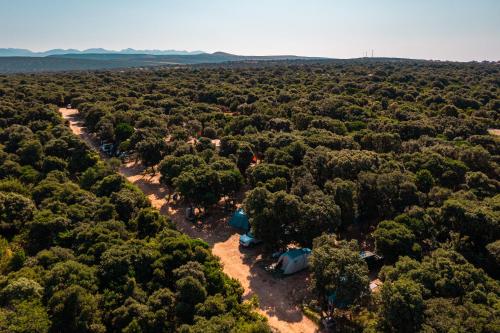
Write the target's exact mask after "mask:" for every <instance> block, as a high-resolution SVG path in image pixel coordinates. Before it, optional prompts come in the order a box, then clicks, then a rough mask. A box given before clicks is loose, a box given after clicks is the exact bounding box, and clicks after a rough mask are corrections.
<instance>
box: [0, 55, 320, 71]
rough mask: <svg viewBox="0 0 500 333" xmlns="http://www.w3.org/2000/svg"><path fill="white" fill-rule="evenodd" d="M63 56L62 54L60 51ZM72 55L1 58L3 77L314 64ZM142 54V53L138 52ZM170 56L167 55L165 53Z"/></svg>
mask: <svg viewBox="0 0 500 333" xmlns="http://www.w3.org/2000/svg"><path fill="white" fill-rule="evenodd" d="M57 51H58V52H61V51H62V50H57ZM97 51H98V52H95V53H83V52H80V53H70V54H60V53H56V54H55V55H50V56H45V57H34V56H22V57H16V56H10V57H0V73H32V72H54V71H72V70H97V69H114V68H116V69H117V68H134V67H151V66H165V65H194V64H218V63H225V62H236V61H255V62H256V61H276V60H314V59H324V58H309V57H299V56H293V55H278V56H240V55H234V54H229V53H224V52H215V53H212V54H209V53H196V54H169V55H151V54H134V53H132V52H134V51H129V52H131V53H126V54H124V53H105V52H99V50H97ZM136 52H139V51H136ZM165 52H166V51H165Z"/></svg>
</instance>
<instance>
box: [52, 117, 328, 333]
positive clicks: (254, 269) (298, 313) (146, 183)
mask: <svg viewBox="0 0 500 333" xmlns="http://www.w3.org/2000/svg"><path fill="white" fill-rule="evenodd" d="M59 112H60V113H61V115H62V116H63V117H64V118H65V119H66V120H68V122H69V127H70V129H71V130H72V132H73V133H74V134H76V135H78V136H79V137H80V138H81V139H82V140H84V141H85V142H86V143H87V144H88V145H89V146H90V147H92V148H93V149H95V150H97V151H99V149H98V145H97V144H96V142H95V140H94V139H93V137H92V136H91V135H89V134H88V133H87V132H86V131H85V127H84V125H83V122H82V121H81V120H80V119H79V118H78V110H75V109H67V108H60V109H59ZM101 156H102V157H103V158H106V156H104V154H101ZM119 171H120V173H121V174H122V175H123V176H124V177H126V178H127V179H128V180H129V181H130V182H131V183H133V184H135V185H136V186H138V187H139V188H140V189H141V190H142V191H143V192H144V193H145V194H146V195H147V196H148V197H149V199H150V200H151V203H152V205H153V206H154V207H155V208H157V209H158V210H160V212H161V213H162V214H164V215H168V216H169V217H170V218H171V219H172V221H173V222H174V223H175V225H176V226H177V229H179V230H180V231H182V232H184V233H186V234H188V235H189V236H191V237H193V238H201V239H203V240H204V241H205V242H207V243H208V244H209V245H210V246H211V247H212V252H213V253H214V254H215V255H216V256H218V257H219V258H220V260H221V262H222V264H223V268H224V272H225V273H226V274H227V275H229V276H230V277H232V278H235V279H237V280H238V281H239V282H240V283H241V285H242V286H243V288H244V290H245V294H244V297H245V298H250V297H251V296H253V295H257V296H258V298H259V309H258V311H259V312H260V313H261V314H263V315H265V316H266V317H267V318H268V320H269V324H270V325H271V326H272V327H273V328H275V329H277V330H278V331H280V332H282V333H288V332H291V333H295V332H296V333H308V332H316V331H318V327H317V326H316V324H315V323H314V322H313V321H312V320H310V319H309V318H307V317H306V316H305V315H304V314H303V313H302V310H301V309H300V306H299V303H300V301H301V300H302V299H303V298H304V297H305V296H306V295H307V293H308V291H307V285H308V278H309V276H308V273H307V272H305V271H304V272H300V273H297V274H295V275H292V276H288V277H286V278H283V279H278V278H273V277H272V276H271V275H270V274H269V273H267V272H266V271H265V270H264V268H263V265H261V260H262V256H261V253H260V251H261V250H260V249H259V248H250V249H245V250H243V251H242V250H240V247H239V234H238V233H237V232H236V229H234V228H232V227H230V226H228V223H227V218H228V215H229V214H225V215H224V214H221V213H220V212H218V213H216V214H214V215H213V216H212V217H211V218H210V219H208V221H206V223H205V224H204V225H203V226H202V227H198V226H196V225H194V224H193V223H190V222H189V221H187V220H186V218H185V215H184V212H185V208H186V207H184V206H182V205H179V204H177V203H173V202H167V200H166V198H165V197H166V195H167V194H168V193H167V190H166V189H165V188H164V187H163V186H161V184H160V182H159V175H158V174H156V175H155V176H153V177H151V176H150V175H148V174H146V172H145V168H144V167H143V166H142V165H140V164H136V163H133V162H130V163H127V164H124V165H122V166H121V168H120V170H119Z"/></svg>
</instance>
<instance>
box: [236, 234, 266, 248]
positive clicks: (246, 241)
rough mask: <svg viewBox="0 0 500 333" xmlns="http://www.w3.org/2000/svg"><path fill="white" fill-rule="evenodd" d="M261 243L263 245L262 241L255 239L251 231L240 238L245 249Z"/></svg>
mask: <svg viewBox="0 0 500 333" xmlns="http://www.w3.org/2000/svg"><path fill="white" fill-rule="evenodd" d="M259 243H262V241H261V240H260V239H257V238H255V236H254V235H252V233H251V232H250V231H249V232H247V233H246V234H243V235H241V236H240V245H241V246H243V247H250V246H253V245H257V244H259Z"/></svg>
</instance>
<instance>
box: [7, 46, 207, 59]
mask: <svg viewBox="0 0 500 333" xmlns="http://www.w3.org/2000/svg"><path fill="white" fill-rule="evenodd" d="M96 53H99V54H108V53H110V54H152V55H190V54H200V53H205V52H203V51H192V52H190V51H178V50H135V49H131V48H128V49H123V50H120V51H114V50H106V49H102V48H93V49H86V50H83V51H80V50H76V49H53V50H48V51H43V52H33V51H30V50H27V49H16V48H0V57H47V56H52V55H61V54H96Z"/></svg>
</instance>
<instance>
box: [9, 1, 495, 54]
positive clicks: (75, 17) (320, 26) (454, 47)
mask: <svg viewBox="0 0 500 333" xmlns="http://www.w3.org/2000/svg"><path fill="white" fill-rule="evenodd" d="M7 47H12V48H27V49H31V50H33V51H44V50H47V49H52V48H64V49H67V48H76V49H87V48H94V47H102V48H106V49H114V50H119V49H123V48H129V47H130V48H135V49H176V50H190V51H194V50H202V51H206V52H215V51H224V52H229V53H234V54H241V55H277V54H295V55H302V56H325V57H332V58H357V57H361V56H363V55H364V53H365V52H367V51H368V54H369V55H371V50H374V55H375V56H378V57H402V58H415V59H440V60H456V61H469V60H494V61H497V60H500V0H0V48H7Z"/></svg>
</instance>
